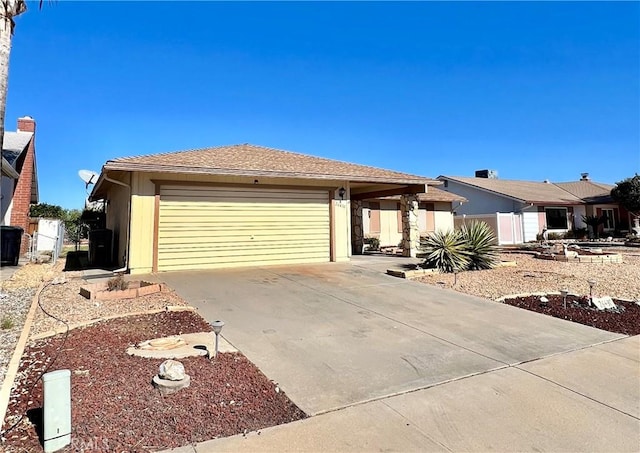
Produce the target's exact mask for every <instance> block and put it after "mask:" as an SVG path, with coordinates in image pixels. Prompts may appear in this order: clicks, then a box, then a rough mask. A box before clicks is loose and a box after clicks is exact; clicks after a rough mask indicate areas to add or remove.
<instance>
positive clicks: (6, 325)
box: [0, 316, 15, 330]
mask: <svg viewBox="0 0 640 453" xmlns="http://www.w3.org/2000/svg"><path fill="white" fill-rule="evenodd" d="M14 326H15V323H14V322H13V319H11V318H9V317H8V316H5V317H4V318H2V322H0V329H2V330H9V329H13V327H14Z"/></svg>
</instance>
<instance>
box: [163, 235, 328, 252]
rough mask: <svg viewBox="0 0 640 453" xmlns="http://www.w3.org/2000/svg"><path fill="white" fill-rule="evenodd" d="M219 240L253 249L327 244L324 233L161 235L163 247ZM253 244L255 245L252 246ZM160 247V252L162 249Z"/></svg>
mask: <svg viewBox="0 0 640 453" xmlns="http://www.w3.org/2000/svg"><path fill="white" fill-rule="evenodd" d="M217 238H224V240H225V241H228V242H233V243H234V246H236V247H237V246H240V245H242V246H243V247H252V246H253V245H255V246H259V245H260V244H264V243H267V244H273V245H278V244H279V243H287V242H295V243H308V244H312V243H315V242H318V243H321V244H324V243H325V242H326V237H325V235H324V234H323V233H320V232H316V233H310V234H301V233H299V232H298V233H292V234H288V235H286V236H283V235H282V234H277V233H276V234H264V233H263V234H261V235H259V236H253V238H251V236H248V235H246V234H238V232H236V231H224V232H222V233H219V234H212V233H210V234H202V235H201V236H199V237H186V238H185V237H182V236H181V235H180V234H178V233H173V234H167V233H163V234H161V235H160V239H161V240H162V241H161V242H162V247H165V246H169V245H171V244H174V245H184V246H188V245H190V244H194V245H201V246H203V247H204V246H206V245H208V244H210V243H212V242H213V243H217V242H220V241H216V239H217ZM252 244H253V245H252ZM162 247H159V250H161V249H162Z"/></svg>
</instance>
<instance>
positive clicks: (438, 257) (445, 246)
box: [420, 230, 469, 272]
mask: <svg viewBox="0 0 640 453" xmlns="http://www.w3.org/2000/svg"><path fill="white" fill-rule="evenodd" d="M420 248H421V249H422V251H423V252H424V254H425V261H424V266H425V267H430V268H436V269H438V270H440V272H459V271H462V270H465V269H467V266H468V265H469V250H468V248H467V244H466V241H465V239H464V238H463V237H462V233H461V232H460V231H459V230H449V231H446V232H443V231H436V232H435V233H431V234H430V235H429V236H426V237H424V238H422V239H421V240H420Z"/></svg>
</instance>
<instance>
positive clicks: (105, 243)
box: [89, 229, 113, 268]
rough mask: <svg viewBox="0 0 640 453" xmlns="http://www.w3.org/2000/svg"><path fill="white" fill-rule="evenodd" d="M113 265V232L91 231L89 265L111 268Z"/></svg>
mask: <svg viewBox="0 0 640 453" xmlns="http://www.w3.org/2000/svg"><path fill="white" fill-rule="evenodd" d="M112 264H113V230H109V229H100V230H91V231H89V265H90V266H92V267H105V268H106V267H109V266H111V265H112Z"/></svg>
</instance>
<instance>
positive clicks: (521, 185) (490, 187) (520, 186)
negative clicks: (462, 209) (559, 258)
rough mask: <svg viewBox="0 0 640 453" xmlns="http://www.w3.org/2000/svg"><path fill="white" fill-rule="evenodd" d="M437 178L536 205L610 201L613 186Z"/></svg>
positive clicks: (590, 182) (575, 182)
mask: <svg viewBox="0 0 640 453" xmlns="http://www.w3.org/2000/svg"><path fill="white" fill-rule="evenodd" d="M438 179H447V180H450V181H455V182H459V183H462V184H465V185H468V186H472V187H477V188H480V189H483V190H486V191H487V192H492V193H495V194H497V195H502V196H506V197H509V198H512V199H515V200H518V201H520V202H523V203H535V204H543V203H544V204H551V203H554V204H582V203H606V202H610V201H611V197H610V195H609V193H610V192H611V189H612V188H613V186H609V185H607V184H600V183H594V182H592V181H573V182H563V183H551V182H537V181H518V180H509V179H497V178H470V177H462V176H438Z"/></svg>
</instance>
